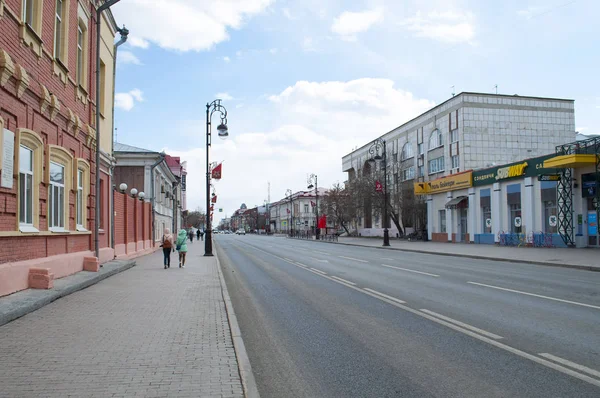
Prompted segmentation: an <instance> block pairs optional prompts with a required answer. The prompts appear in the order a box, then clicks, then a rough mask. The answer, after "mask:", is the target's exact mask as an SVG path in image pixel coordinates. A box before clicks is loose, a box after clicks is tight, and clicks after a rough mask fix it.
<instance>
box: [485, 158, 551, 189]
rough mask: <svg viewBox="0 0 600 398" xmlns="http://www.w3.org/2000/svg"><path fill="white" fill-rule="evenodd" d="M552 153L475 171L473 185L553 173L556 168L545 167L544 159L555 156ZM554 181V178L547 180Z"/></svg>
mask: <svg viewBox="0 0 600 398" xmlns="http://www.w3.org/2000/svg"><path fill="white" fill-rule="evenodd" d="M554 156H556V155H554V154H552V155H544V156H540V157H537V158H532V159H525V160H521V161H520V162H515V163H509V164H505V165H503V166H497V167H491V168H489V169H484V170H476V171H474V172H473V186H474V187H477V186H481V185H491V184H493V183H495V182H502V181H506V180H513V179H516V178H525V177H535V176H537V175H540V174H552V173H553V172H556V170H555V169H545V168H544V161H545V160H548V159H550V158H553V157H554ZM547 181H554V180H547Z"/></svg>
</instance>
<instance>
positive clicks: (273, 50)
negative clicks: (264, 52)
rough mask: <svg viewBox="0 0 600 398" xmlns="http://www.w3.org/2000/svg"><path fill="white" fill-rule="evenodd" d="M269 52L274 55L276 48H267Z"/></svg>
mask: <svg viewBox="0 0 600 398" xmlns="http://www.w3.org/2000/svg"><path fill="white" fill-rule="evenodd" d="M269 52H270V53H271V54H273V55H275V54H277V49H276V48H271V49H270V50H269Z"/></svg>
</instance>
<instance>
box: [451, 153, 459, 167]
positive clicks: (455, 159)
mask: <svg viewBox="0 0 600 398" xmlns="http://www.w3.org/2000/svg"><path fill="white" fill-rule="evenodd" d="M459 167H460V157H459V156H458V155H452V169H458V168H459Z"/></svg>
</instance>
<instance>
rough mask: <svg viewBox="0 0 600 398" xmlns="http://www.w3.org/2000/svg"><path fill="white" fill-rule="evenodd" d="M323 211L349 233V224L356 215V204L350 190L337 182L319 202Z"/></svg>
mask: <svg viewBox="0 0 600 398" xmlns="http://www.w3.org/2000/svg"><path fill="white" fill-rule="evenodd" d="M319 205H320V206H319V207H320V208H321V213H325V214H326V215H327V217H328V218H331V219H333V220H334V222H335V224H336V225H339V226H341V227H342V228H344V230H345V231H346V233H347V234H348V235H349V234H350V231H349V230H348V226H349V224H350V222H352V220H353V219H354V218H355V217H356V206H355V203H354V201H353V198H352V195H350V191H349V190H348V189H347V188H346V187H343V186H342V185H341V184H340V183H335V184H333V186H332V187H331V188H330V189H329V191H328V192H327V194H326V195H325V196H324V197H323V199H321V203H319Z"/></svg>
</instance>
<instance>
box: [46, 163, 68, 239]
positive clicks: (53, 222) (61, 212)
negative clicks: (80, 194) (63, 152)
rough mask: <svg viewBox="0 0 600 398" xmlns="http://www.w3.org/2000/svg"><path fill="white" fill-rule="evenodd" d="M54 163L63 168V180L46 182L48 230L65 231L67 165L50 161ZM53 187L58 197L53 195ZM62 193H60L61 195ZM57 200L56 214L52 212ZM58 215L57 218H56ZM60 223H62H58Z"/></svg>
mask: <svg viewBox="0 0 600 398" xmlns="http://www.w3.org/2000/svg"><path fill="white" fill-rule="evenodd" d="M53 164H54V165H55V166H58V167H61V168H62V169H63V182H62V184H61V183H59V182H55V181H52V180H51V179H50V180H49V184H48V202H49V204H50V206H49V207H48V210H49V214H48V230H49V231H52V232H66V228H65V221H66V220H65V218H66V217H65V194H66V189H65V182H66V181H65V180H66V169H67V167H66V166H65V165H63V164H60V163H57V162H54V161H51V162H50V165H51V166H52V165H53ZM55 188H56V189H57V191H58V198H57V197H56V195H55ZM61 193H62V195H61ZM56 200H58V204H59V207H58V215H57V214H55V212H54V203H55V201H56ZM57 216H58V219H56V218H57ZM61 223H62V225H60V224H61ZM57 224H58V225H57Z"/></svg>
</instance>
